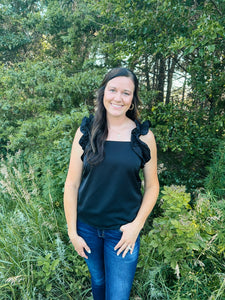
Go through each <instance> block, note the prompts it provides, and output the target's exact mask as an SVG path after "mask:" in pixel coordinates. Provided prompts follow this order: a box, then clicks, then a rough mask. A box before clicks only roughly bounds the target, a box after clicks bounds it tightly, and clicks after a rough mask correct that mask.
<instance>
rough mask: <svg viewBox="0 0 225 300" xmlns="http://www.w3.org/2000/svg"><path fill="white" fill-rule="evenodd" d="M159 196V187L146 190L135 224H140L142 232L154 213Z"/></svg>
mask: <svg viewBox="0 0 225 300" xmlns="http://www.w3.org/2000/svg"><path fill="white" fill-rule="evenodd" d="M158 194H159V185H155V186H152V187H149V188H148V189H146V190H145V193H144V196H143V200H142V204H141V207H140V209H139V211H138V214H137V216H136V218H135V219H134V222H135V223H137V224H138V226H139V227H140V230H141V229H142V228H143V227H144V224H145V222H146V220H147V218H148V216H149V215H150V213H151V212H152V210H153V208H154V206H155V203H156V201H157V198H158Z"/></svg>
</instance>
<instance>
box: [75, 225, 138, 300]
mask: <svg viewBox="0 0 225 300" xmlns="http://www.w3.org/2000/svg"><path fill="white" fill-rule="evenodd" d="M77 232H78V234H79V235H80V236H81V237H82V238H83V239H84V240H85V241H86V243H87V245H88V246H89V247H90V249H91V254H88V253H87V256H88V259H85V261H86V263H87V265H88V268H89V271H90V274H91V283H92V293H93V297H94V300H128V299H129V295H130V291H131V287H132V283H133V279H134V274H135V271H136V266H137V260H138V254H139V248H140V237H138V239H137V241H136V244H135V248H134V251H133V253H132V254H130V251H128V253H127V255H126V256H125V258H122V254H120V255H119V256H117V251H118V250H117V251H115V250H114V247H115V246H116V244H117V243H118V241H119V240H120V239H121V236H122V232H121V231H120V230H119V229H116V230H114V229H107V230H100V229H96V228H94V227H92V226H90V225H88V224H85V223H83V222H80V221H78V222H77Z"/></svg>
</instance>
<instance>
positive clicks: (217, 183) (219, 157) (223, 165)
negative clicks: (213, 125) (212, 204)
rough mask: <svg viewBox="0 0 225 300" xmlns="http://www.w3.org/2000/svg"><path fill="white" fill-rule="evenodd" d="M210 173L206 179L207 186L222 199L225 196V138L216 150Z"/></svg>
mask: <svg viewBox="0 0 225 300" xmlns="http://www.w3.org/2000/svg"><path fill="white" fill-rule="evenodd" d="M208 170H209V174H208V176H207V177H206V179H205V187H206V189H207V190H209V191H210V192H212V193H213V194H214V195H216V196H217V197H218V198H220V199H224V198H225V140H222V141H221V142H220V144H219V147H218V150H217V151H215V152H214V155H213V160H212V163H211V165H210V167H209V169H208Z"/></svg>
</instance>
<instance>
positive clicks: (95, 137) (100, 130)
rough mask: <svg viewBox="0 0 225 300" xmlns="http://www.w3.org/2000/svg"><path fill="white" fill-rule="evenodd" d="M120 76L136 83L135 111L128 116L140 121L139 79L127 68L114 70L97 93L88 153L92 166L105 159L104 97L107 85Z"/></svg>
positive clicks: (134, 95) (106, 132) (106, 77)
mask: <svg viewBox="0 0 225 300" xmlns="http://www.w3.org/2000/svg"><path fill="white" fill-rule="evenodd" d="M119 76H125V77H129V78H130V79H131V80H132V81H133V83H134V93H133V99H132V104H133V109H132V110H128V111H127V112H126V115H127V117H128V118H130V119H131V120H133V121H135V120H138V105H139V104H140V99H139V96H138V79H137V77H136V75H135V74H134V73H133V72H132V71H131V70H129V69H127V68H114V69H112V70H111V71H109V72H108V73H107V74H106V75H105V77H104V79H103V81H102V83H101V85H100V88H99V90H98V93H97V109H96V112H95V116H94V120H93V124H92V130H91V136H90V143H89V147H88V149H87V152H86V157H87V162H88V163H89V164H90V165H96V164H98V163H100V162H101V161H102V160H103V158H104V143H105V140H106V138H107V135H108V126H107V120H106V109H105V106H104V103H103V97H104V92H105V87H106V85H107V83H108V82H109V81H110V80H112V79H113V78H115V77H119Z"/></svg>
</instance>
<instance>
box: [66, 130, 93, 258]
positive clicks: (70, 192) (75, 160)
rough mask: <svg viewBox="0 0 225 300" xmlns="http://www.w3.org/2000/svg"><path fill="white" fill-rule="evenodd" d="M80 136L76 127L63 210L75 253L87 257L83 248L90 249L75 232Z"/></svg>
mask: <svg viewBox="0 0 225 300" xmlns="http://www.w3.org/2000/svg"><path fill="white" fill-rule="evenodd" d="M81 136H82V133H81V131H80V128H78V130H77V132H76V134H75V138H74V141H73V146H72V150H71V157H70V164H69V170H68V174H67V178H66V182H65V186H64V210H65V216H66V221H67V226H68V235H69V237H70V240H71V242H72V243H73V245H74V248H75V250H76V251H77V253H78V254H79V255H80V256H82V257H85V258H88V257H87V255H86V254H85V252H84V249H85V250H86V251H87V252H90V249H89V247H88V246H87V244H86V243H85V241H84V240H83V239H82V238H81V237H79V236H78V234H77V195H78V189H79V186H80V181H81V176H82V168H83V162H82V160H81V155H82V154H83V149H82V147H81V146H80V144H79V140H80V138H81Z"/></svg>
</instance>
